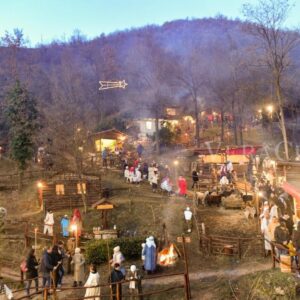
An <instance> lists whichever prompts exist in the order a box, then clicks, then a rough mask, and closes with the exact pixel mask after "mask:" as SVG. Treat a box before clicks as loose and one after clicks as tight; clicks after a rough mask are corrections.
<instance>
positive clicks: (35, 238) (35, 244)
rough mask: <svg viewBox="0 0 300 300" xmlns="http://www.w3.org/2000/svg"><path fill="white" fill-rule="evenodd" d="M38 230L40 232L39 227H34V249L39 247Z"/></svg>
mask: <svg viewBox="0 0 300 300" xmlns="http://www.w3.org/2000/svg"><path fill="white" fill-rule="evenodd" d="M37 232H38V228H37V227H36V228H34V250H36V249H37Z"/></svg>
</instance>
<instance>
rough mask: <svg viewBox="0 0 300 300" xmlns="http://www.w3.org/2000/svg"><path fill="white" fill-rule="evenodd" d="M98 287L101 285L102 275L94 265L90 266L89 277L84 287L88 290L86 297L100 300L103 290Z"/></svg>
mask: <svg viewBox="0 0 300 300" xmlns="http://www.w3.org/2000/svg"><path fill="white" fill-rule="evenodd" d="M98 285H100V275H99V273H98V272H97V268H96V266H95V265H93V264H92V265H90V274H89V277H88V279H87V281H86V283H85V284H84V287H86V288H87V289H86V292H85V295H84V297H90V298H89V299H91V300H100V295H101V289H100V286H98Z"/></svg>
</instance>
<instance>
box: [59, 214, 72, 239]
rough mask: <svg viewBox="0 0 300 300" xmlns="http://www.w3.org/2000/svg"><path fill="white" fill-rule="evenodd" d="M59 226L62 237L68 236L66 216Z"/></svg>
mask: <svg viewBox="0 0 300 300" xmlns="http://www.w3.org/2000/svg"><path fill="white" fill-rule="evenodd" d="M60 225H61V232H62V235H63V237H68V236H69V226H70V220H69V218H68V216H67V215H64V216H63V217H62V219H61V221H60Z"/></svg>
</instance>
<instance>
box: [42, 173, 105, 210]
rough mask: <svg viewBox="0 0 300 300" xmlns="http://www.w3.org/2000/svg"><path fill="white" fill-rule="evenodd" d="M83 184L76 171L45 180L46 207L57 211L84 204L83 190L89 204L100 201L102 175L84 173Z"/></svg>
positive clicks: (44, 198)
mask: <svg viewBox="0 0 300 300" xmlns="http://www.w3.org/2000/svg"><path fill="white" fill-rule="evenodd" d="M81 184H82V186H81ZM81 184H80V180H79V177H78V175H77V174H74V173H63V174H59V175H55V176H54V177H53V178H51V179H50V180H48V181H45V182H43V185H42V187H41V191H42V201H43V207H44V209H45V210H47V209H51V210H53V211H56V210H61V209H72V208H76V207H81V206H83V200H82V192H83V193H84V195H85V198H86V204H87V205H88V206H91V205H92V204H94V203H96V202H97V201H99V199H100V198H101V180H100V177H98V176H88V175H82V180H81Z"/></svg>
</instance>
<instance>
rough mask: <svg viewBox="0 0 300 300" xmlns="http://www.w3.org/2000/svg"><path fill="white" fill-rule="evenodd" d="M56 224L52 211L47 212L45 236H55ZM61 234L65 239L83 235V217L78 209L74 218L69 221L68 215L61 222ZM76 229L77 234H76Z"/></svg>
mask: <svg viewBox="0 0 300 300" xmlns="http://www.w3.org/2000/svg"><path fill="white" fill-rule="evenodd" d="M54 224H55V220H54V214H53V212H52V210H50V209H49V210H47V213H46V216H45V219H44V231H43V232H44V234H45V235H49V236H53V227H54ZM60 225H61V233H62V236H63V237H69V236H71V235H72V234H73V235H77V237H80V236H81V234H82V217H81V213H80V210H79V209H78V208H75V209H74V212H73V215H72V217H71V218H70V219H69V217H68V215H64V216H63V217H62V218H61V220H60ZM74 228H76V232H74Z"/></svg>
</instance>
